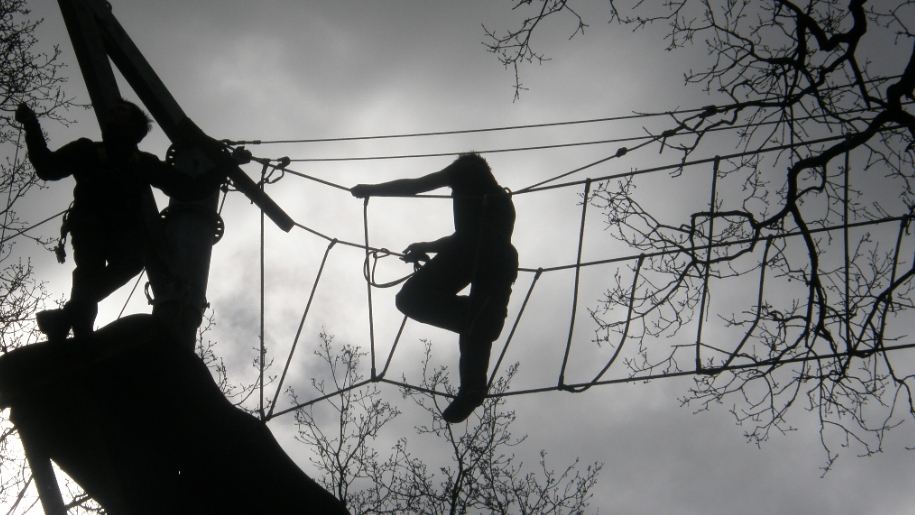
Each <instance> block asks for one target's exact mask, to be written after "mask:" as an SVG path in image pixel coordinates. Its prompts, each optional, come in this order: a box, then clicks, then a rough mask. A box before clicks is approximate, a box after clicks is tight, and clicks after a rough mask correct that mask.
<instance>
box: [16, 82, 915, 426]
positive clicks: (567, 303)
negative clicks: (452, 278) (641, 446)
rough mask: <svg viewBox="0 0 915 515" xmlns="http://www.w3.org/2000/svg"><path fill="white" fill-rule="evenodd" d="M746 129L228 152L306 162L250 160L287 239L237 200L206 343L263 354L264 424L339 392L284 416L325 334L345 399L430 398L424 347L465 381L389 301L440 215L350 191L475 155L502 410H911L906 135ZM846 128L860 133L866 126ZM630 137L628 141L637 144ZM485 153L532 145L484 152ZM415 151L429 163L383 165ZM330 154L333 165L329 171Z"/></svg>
mask: <svg viewBox="0 0 915 515" xmlns="http://www.w3.org/2000/svg"><path fill="white" fill-rule="evenodd" d="M891 79H892V78H886V79H876V80H873V81H871V82H869V83H868V84H869V85H873V87H879V86H881V85H883V84H885V83H886V82H887V81H889V80H891ZM905 105H910V104H905ZM744 108H745V106H744V105H741V104H733V105H719V106H706V107H702V108H696V109H683V110H677V111H669V112H661V113H643V114H633V115H626V116H616V117H606V118H597V119H589V120H579V121H571V122H569V121H566V122H558V123H545V124H536V125H518V126H509V127H495V128H487V129H472V130H461V131H448V132H443V131H437V132H427V133H405V134H394V135H387V136H369V137H359V138H353V137H347V138H326V139H310V140H277V141H260V140H248V141H243V140H239V141H228V140H227V141H226V144H227V146H229V147H230V148H232V147H239V146H242V145H248V146H257V147H258V148H261V147H265V146H268V145H275V146H276V147H277V148H280V149H282V150H287V149H289V150H290V152H289V154H290V155H294V154H293V153H294V152H298V153H299V155H301V154H302V153H305V154H306V155H307V157H293V158H291V159H290V158H288V157H284V158H281V159H267V158H255V159H254V161H256V162H258V163H261V164H262V165H263V169H262V173H261V184H262V187H263V188H264V189H265V191H267V192H268V193H269V194H270V195H271V196H273V197H274V198H275V199H276V200H277V202H278V203H279V204H280V205H282V206H284V208H286V209H287V210H288V211H289V213H290V215H292V216H293V218H294V219H295V220H297V222H296V224H295V228H294V229H293V231H292V233H291V234H286V233H281V232H280V231H275V230H273V229H271V227H270V225H269V224H265V223H264V216H263V214H261V220H260V228H259V231H260V239H259V243H260V244H259V245H257V246H252V245H251V239H250V234H251V233H252V231H253V230H254V229H253V227H250V218H251V217H250V211H249V210H248V208H245V207H239V208H238V209H235V208H234V207H233V208H226V209H224V207H225V206H226V204H227V203H232V202H238V203H240V204H247V202H245V201H244V199H242V198H241V195H228V194H227V195H225V196H224V198H223V199H222V201H221V203H220V211H221V212H222V215H223V216H224V217H227V226H228V227H229V228H230V229H229V230H227V231H226V238H225V240H230V241H231V240H232V239H233V238H235V239H236V247H233V248H235V249H241V250H236V251H234V253H233V255H232V256H231V257H230V258H229V259H220V258H218V257H217V258H214V262H213V264H212V268H211V284H210V287H211V288H210V289H211V300H212V301H213V302H214V303H216V305H217V307H218V308H219V310H220V311H221V312H222V314H223V315H222V316H221V317H220V324H219V325H220V331H217V332H216V338H217V340H218V341H220V342H223V341H227V342H228V344H229V345H232V346H233V348H243V347H245V346H247V347H248V348H251V349H252V350H253V351H254V354H255V356H254V358H253V361H254V363H255V367H254V368H255V369H256V372H257V378H256V379H255V382H256V386H255V387H254V388H253V389H249V390H246V392H247V393H245V394H244V395H243V396H244V397H245V398H248V397H250V395H251V394H252V393H253V391H258V393H259V400H258V404H259V410H258V411H259V412H260V414H261V417H262V418H263V419H265V420H269V419H271V418H274V417H279V416H281V415H284V414H288V413H291V412H294V411H295V410H297V409H299V408H302V407H305V406H309V405H312V404H315V403H317V402H320V401H322V400H324V399H326V398H328V397H331V396H333V395H336V394H338V393H340V392H339V391H337V392H327V393H326V394H325V395H321V396H320V397H317V398H313V399H305V400H304V401H303V400H302V399H300V398H299V397H297V396H296V395H294V394H293V395H286V396H284V393H291V392H292V390H293V388H297V387H298V386H301V385H302V384H307V383H308V382H310V381H311V379H310V378H313V377H315V373H314V372H315V371H314V370H311V369H310V365H309V359H308V356H309V355H308V350H310V347H311V345H310V344H309V343H308V341H309V339H310V338H311V336H312V335H315V334H319V333H321V334H325V331H327V332H332V333H334V334H335V335H337V336H339V337H341V338H343V339H345V340H346V341H350V342H353V343H356V344H358V345H359V346H361V347H362V348H365V349H367V350H368V354H369V355H370V359H371V361H370V365H371V373H370V376H369V377H368V378H367V379H366V381H365V382H363V383H360V384H356V385H351V386H350V388H358V387H361V386H363V385H364V384H366V383H370V382H380V383H388V384H392V385H396V386H399V387H405V388H413V389H416V390H424V388H423V386H422V385H421V384H420V382H421V378H419V377H417V374H419V373H422V371H421V370H418V369H419V368H420V367H418V366H417V364H418V363H419V361H420V360H419V359H418V358H416V356H417V355H418V354H417V351H418V345H417V343H418V342H423V341H426V342H428V341H434V346H435V348H436V349H442V352H441V353H440V354H441V355H442V357H441V359H442V363H443V364H445V365H447V366H448V367H449V369H450V370H452V371H454V372H455V373H456V370H457V366H456V365H457V345H456V342H457V335H454V334H452V333H448V332H445V331H442V330H439V329H436V328H433V327H430V326H425V325H422V324H420V323H418V322H415V321H412V320H409V319H407V318H406V317H404V316H403V315H402V314H400V313H399V312H398V311H397V309H396V308H395V306H394V298H393V296H394V294H395V293H396V291H397V290H398V287H397V284H399V282H400V281H402V280H403V279H404V278H405V277H406V276H407V275H409V274H410V273H411V272H412V269H411V268H410V266H411V265H406V264H404V263H401V262H400V261H399V260H397V259H392V258H396V257H398V256H401V254H399V253H398V252H396V251H393V250H391V249H399V248H404V247H405V246H406V245H407V244H409V243H412V242H414V241H422V240H427V241H428V240H432V239H435V238H438V237H440V236H443V235H446V234H450V233H451V231H452V229H453V228H452V226H451V225H450V224H451V197H450V196H449V195H441V194H424V195H419V196H416V197H410V198H372V199H368V200H366V201H365V202H362V201H360V200H358V199H354V198H353V197H352V196H351V195H350V194H349V188H350V187H351V186H352V185H353V184H355V183H357V182H383V181H385V180H390V179H394V178H404V177H416V176H419V175H423V174H425V173H429V172H432V171H436V170H439V169H441V168H443V167H444V166H446V165H447V164H449V163H450V160H451V159H453V157H454V156H456V155H457V154H459V153H462V152H465V151H468V150H470V149H477V150H476V152H477V153H479V154H480V155H482V156H483V157H484V158H486V159H487V160H488V161H489V162H490V165H491V167H492V169H493V172H494V174H495V175H496V177H497V179H498V180H499V182H500V183H501V184H502V185H503V186H507V187H508V188H509V189H510V194H511V195H512V196H513V201H514V203H515V206H516V210H517V221H516V226H515V233H514V238H513V243H514V244H515V246H516V247H517V248H518V251H519V255H520V263H521V268H520V269H519V275H518V279H517V281H516V283H515V285H514V289H513V294H512V298H511V301H510V304H509V306H508V309H509V315H508V318H507V320H506V324H505V327H504V329H503V331H502V334H501V336H500V337H499V339H498V340H496V341H495V342H494V344H493V352H492V358H491V361H490V368H489V373H490V381H492V380H493V378H495V377H497V376H499V375H500V374H503V373H504V372H505V370H506V369H507V367H511V366H512V365H514V364H515V363H520V366H521V367H520V369H519V370H520V371H519V372H517V373H516V375H515V376H514V379H513V389H512V390H511V391H505V392H501V393H498V395H524V394H534V393H542V392H550V391H566V392H573V393H578V392H585V391H587V390H590V389H592V388H594V387H596V386H605V385H611V384H618V383H628V382H635V381H647V380H653V379H662V378H673V377H682V376H690V377H692V378H693V379H694V382H695V388H693V389H692V390H691V391H690V394H689V395H688V398H687V401H689V400H695V401H699V402H700V403H702V404H703V405H706V404H709V403H713V402H717V401H719V400H720V399H721V398H723V397H724V396H725V395H728V394H730V393H734V392H741V393H742V394H743V395H744V397H745V398H746V399H748V405H749V406H750V407H751V409H750V411H748V413H749V414H750V415H748V416H752V412H753V409H752V407H753V406H762V405H765V406H768V407H767V408H766V409H768V410H770V411H771V410H772V406H775V405H776V403H775V402H774V401H773V399H774V398H775V397H777V396H778V395H781V394H783V393H784V391H785V389H787V388H789V387H791V385H794V386H797V385H798V384H800V383H801V382H808V381H813V382H815V383H817V384H818V385H819V386H818V388H821V389H823V388H825V389H827V390H829V392H830V393H828V394H827V395H833V394H835V395H851V396H854V395H858V392H859V391H863V392H868V391H870V392H874V391H881V390H882V389H887V388H889V386H890V385H895V387H896V388H899V389H904V388H906V387H907V385H908V382H909V380H910V379H911V378H912V377H915V375H913V374H915V371H913V370H910V369H911V368H912V366H911V365H912V363H911V359H910V358H909V357H908V356H909V355H910V353H905V352H900V351H903V350H906V349H910V348H912V347H913V346H915V342H913V341H912V340H911V339H910V337H909V336H908V335H910V334H911V330H912V328H911V327H910V326H911V323H910V322H908V318H909V317H907V316H905V315H907V313H906V312H907V311H908V310H909V309H910V308H911V307H912V306H913V303H912V299H911V296H910V293H911V288H912V286H911V284H912V282H911V280H912V276H913V275H915V263H913V260H912V257H911V256H913V255H915V241H913V240H912V238H911V231H910V224H911V222H912V219H913V209H915V208H913V207H912V206H915V199H913V198H912V195H913V194H912V193H911V192H912V191H913V190H912V188H910V181H911V177H912V173H911V171H912V169H913V164H912V155H911V152H910V151H909V150H903V149H906V148H907V145H908V142H909V139H908V138H909V135H908V133H907V132H906V129H905V128H903V127H899V126H894V125H891V124H884V125H882V126H881V127H879V130H877V131H872V132H871V133H870V134H869V139H867V140H864V141H863V143H862V141H861V140H860V139H856V138H859V137H860V134H861V133H858V134H855V133H854V132H852V131H846V133H844V134H843V133H837V131H835V130H834V128H833V127H830V126H829V124H825V125H824V124H823V123H822V122H823V121H822V119H820V118H821V115H818V114H817V113H816V112H815V111H811V112H809V113H808V114H805V115H804V116H798V117H794V118H791V119H785V118H784V117H781V118H777V119H776V118H775V117H773V116H769V115H766V114H765V108H757V114H755V115H754V116H750V117H747V116H743V117H742V118H738V117H737V116H736V113H738V112H740V111H741V110H743V109H744ZM846 112H847V113H848V114H849V115H854V117H857V118H856V119H857V120H860V121H861V123H868V121H869V119H868V113H869V112H870V111H869V110H868V108H866V107H864V106H852V107H849V109H848V110H847V111H846ZM741 120H744V121H746V120H748V122H747V123H742V122H741ZM636 122H638V123H639V124H640V125H641V127H640V132H641V134H638V135H633V134H632V127H633V125H634V124H635V123H636ZM786 126H787V127H791V128H792V129H791V130H790V131H786V130H785V127H786ZM800 129H803V130H800ZM801 133H803V135H804V137H803V138H801V137H800V136H799V134H801ZM595 134H599V135H600V136H598V137H595ZM497 136H498V137H499V138H513V139H509V141H510V142H515V141H521V142H523V143H522V144H520V145H516V144H514V143H509V144H508V145H505V144H502V145H494V143H493V142H494V138H495V137H497ZM419 140H421V141H422V144H423V145H424V148H426V149H428V150H429V151H428V152H425V153H421V154H419V153H414V152H410V151H408V152H403V153H396V151H397V150H399V149H401V148H405V149H411V150H412V149H413V148H414V145H415V142H416V141H419ZM557 140H564V141H566V142H563V143H556V141H557ZM449 146H450V148H449ZM455 146H460V148H454V147H455ZM303 148H305V151H304V152H303V150H302V149H303ZM328 148H329V149H330V154H331V156H329V157H327V156H321V155H319V153H320V152H321V149H328ZM481 148H482V149H483V150H479V149H481ZM376 149H385V151H386V153H383V152H376V153H374V154H373V153H372V152H375V150H376ZM390 149H394V150H395V152H394V153H391V152H390ZM358 154H363V155H358ZM364 154H368V155H364ZM341 156H348V157H341ZM824 156H825V157H824ZM408 160H409V161H408ZM405 161H408V165H404V164H403V163H404V162H405ZM366 163H371V166H372V173H373V176H372V179H369V180H366V178H365V171H366V167H367V164H366ZM518 163H523V167H524V169H523V171H522V170H519V168H520V166H519V164H518ZM811 163H812V164H811ZM395 165H396V166H395ZM303 166H304V167H307V172H306V171H303V170H302V168H301V167H303ZM353 171H357V172H360V173H361V174H362V175H360V176H359V177H354V176H353V175H352V173H351V172H353ZM786 171H787V173H786ZM347 174H350V175H349V178H348V177H347ZM376 175H377V177H378V179H377V180H375V177H376ZM357 179H358V180H357ZM878 179H879V180H878ZM229 190H231V188H229ZM436 193H437V192H436ZM53 218H55V217H50V218H48V219H45V220H43V221H41V222H39V223H38V224H35V225H34V226H32V227H24V228H22V229H21V230H20V231H18V232H17V233H16V234H12V235H6V236H5V237H4V241H6V240H7V239H10V238H13V237H16V236H20V235H22V234H26V233H28V232H29V231H31V230H33V229H35V228H36V227H38V226H40V225H42V224H44V223H46V222H47V221H48V220H51V219H53ZM230 219H231V220H230ZM234 227H237V228H238V229H236V230H233V229H232V228H234ZM223 245H225V244H223ZM230 245H232V244H230ZM220 252H222V251H221V250H220V249H219V247H217V248H216V249H214V256H218V255H219V254H220ZM254 270H259V273H254ZM360 272H361V273H360ZM227 278H228V279H227ZM138 284H139V280H138V281H137V282H136V283H134V284H133V286H132V290H131V293H130V294H129V296H128V297H127V302H128V303H129V302H130V299H131V297H132V296H133V292H134V291H136V289H137V286H138ZM214 290H215V292H214ZM221 290H225V291H226V292H228V293H225V295H226V296H231V298H232V302H231V304H232V306H230V307H229V308H228V309H226V308H222V307H220V306H222V305H224V304H225V302H222V301H220V300H216V299H214V296H215V297H217V298H218V297H220V296H222V295H223V294H222V293H220V291H221ZM126 304H127V303H125V308H126ZM255 304H257V305H259V306H260V309H259V313H257V314H256V315H255V314H254V313H252V311H253V310H251V309H250V306H251V305H255ZM226 311H228V316H224V315H225V314H226ZM123 312H124V308H122V309H121V313H123ZM252 327H258V328H259V331H258V333H257V334H252V329H251V328H252ZM252 340H256V343H254V344H252ZM891 356H895V357H893V358H891ZM429 393H433V394H436V395H439V394H440V395H450V394H449V393H448V392H444V391H434V392H429ZM821 393H822V391H821ZM794 395H796V391H795V393H794ZM290 399H291V400H290ZM766 399H768V400H766ZM910 404H911V403H910ZM834 405H838V403H835V404H834Z"/></svg>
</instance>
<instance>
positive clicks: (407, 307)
mask: <svg viewBox="0 0 915 515" xmlns="http://www.w3.org/2000/svg"><path fill="white" fill-rule="evenodd" d="M394 305H395V306H397V309H398V310H399V311H400V312H401V313H403V314H404V315H407V316H408V317H410V318H415V316H416V314H417V307H418V303H417V302H416V294H415V292H414V291H413V290H412V289H411V288H408V287H407V286H406V285H404V287H403V288H402V289H401V290H400V291H399V292H397V295H396V296H395V297H394Z"/></svg>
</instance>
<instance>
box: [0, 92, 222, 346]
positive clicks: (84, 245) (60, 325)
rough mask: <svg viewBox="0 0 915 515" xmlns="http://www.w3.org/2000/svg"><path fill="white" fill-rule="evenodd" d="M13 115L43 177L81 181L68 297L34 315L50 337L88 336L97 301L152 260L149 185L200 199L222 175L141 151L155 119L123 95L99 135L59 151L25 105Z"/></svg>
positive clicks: (69, 223)
mask: <svg viewBox="0 0 915 515" xmlns="http://www.w3.org/2000/svg"><path fill="white" fill-rule="evenodd" d="M15 119H16V121H17V122H19V123H21V124H22V125H23V126H24V128H25V133H26V136H25V141H26V147H27V148H28V154H29V160H30V161H31V162H32V166H33V167H34V169H35V174H36V175H37V176H38V178H40V179H43V180H46V181H56V180H60V179H63V178H65V177H69V176H70V175H72V176H73V177H74V179H75V181H76V185H75V186H74V188H73V203H72V205H71V207H70V209H69V212H68V214H67V216H66V218H65V221H64V227H63V228H62V230H61V233H62V237H61V240H62V242H63V239H64V238H65V237H66V234H67V233H68V232H69V234H70V235H71V236H72V245H73V260H74V261H75V263H76V268H75V269H74V270H73V284H72V288H71V292H70V300H68V301H67V302H66V303H65V304H64V307H63V308H62V309H50V310H46V311H41V312H39V313H37V314H36V321H37V323H38V327H39V329H40V330H41V331H42V332H44V333H45V334H46V335H47V337H48V340H49V341H54V340H62V339H64V338H66V337H67V334H68V333H69V332H70V329H72V330H73V335H74V336H75V337H83V336H86V335H89V334H91V333H92V330H93V326H94V324H95V317H96V315H97V313H98V303H99V301H101V300H102V299H104V298H105V297H107V296H108V295H109V294H111V293H112V292H114V291H115V290H117V289H118V288H120V287H121V286H123V285H124V284H126V283H127V281H129V280H130V279H131V278H132V277H134V276H136V275H137V274H139V273H140V272H141V271H142V270H143V267H144V266H145V265H146V264H147V257H148V253H149V250H150V249H149V247H150V240H149V238H150V235H149V232H148V231H149V227H148V225H149V224H150V223H157V222H158V220H149V218H150V217H148V216H147V217H145V218H144V215H143V209H142V204H143V202H144V195H151V192H150V190H149V186H155V187H157V188H159V189H161V190H162V191H163V192H165V193H166V194H167V195H169V196H174V197H176V198H179V199H181V200H195V199H201V198H205V197H207V196H208V195H210V194H212V193H213V192H215V191H216V189H217V188H218V187H219V185H220V183H221V182H222V180H223V177H222V176H220V175H219V174H218V173H208V174H203V175H200V176H197V177H194V178H191V177H190V176H188V175H185V174H183V173H181V172H179V171H177V170H175V169H174V168H172V167H171V166H169V165H167V164H165V163H163V162H161V161H159V159H158V158H157V157H156V156H154V155H152V154H149V153H146V152H141V151H139V150H138V148H137V145H138V144H139V143H140V141H141V140H142V139H143V138H144V137H146V135H147V134H148V133H149V130H150V129H151V127H152V120H151V119H150V118H149V116H147V114H146V113H144V112H143V110H142V109H140V108H139V107H137V106H136V105H135V104H133V103H131V102H128V101H126V100H120V101H118V102H117V103H116V104H114V106H112V108H111V109H110V110H109V112H108V113H107V115H106V119H105V123H104V124H103V127H102V141H101V142H93V141H91V140H89V139H87V138H81V139H78V140H76V141H73V142H71V143H68V144H66V145H64V146H63V147H61V148H60V149H58V150H56V151H51V150H49V149H48V146H47V142H46V141H45V138H44V134H43V133H42V130H41V125H40V124H39V122H38V118H37V117H36V115H35V112H34V111H32V109H31V108H29V106H28V105H26V104H20V105H19V107H18V109H17V110H16V115H15ZM153 211H154V210H153ZM156 218H157V217H156ZM62 250H63V248H62V247H61V248H60V249H59V254H58V258H59V259H60V260H61V261H62V260H63V259H62V255H63V252H62Z"/></svg>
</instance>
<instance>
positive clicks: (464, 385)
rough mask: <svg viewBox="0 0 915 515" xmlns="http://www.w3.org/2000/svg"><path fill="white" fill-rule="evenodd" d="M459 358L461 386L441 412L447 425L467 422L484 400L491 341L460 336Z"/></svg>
mask: <svg viewBox="0 0 915 515" xmlns="http://www.w3.org/2000/svg"><path fill="white" fill-rule="evenodd" d="M460 347H461V357H460V361H459V362H458V373H459V375H460V378H461V386H460V388H459V389H458V393H457V396H456V397H455V398H454V400H453V401H451V404H449V405H448V407H447V408H445V411H443V412H442V418H443V419H444V420H445V422H448V423H449V424H455V423H458V422H463V421H464V420H467V417H469V416H470V414H471V413H473V411H474V410H475V409H477V408H478V407H479V406H480V405H482V404H483V401H484V400H485V399H486V383H487V380H488V377H487V372H488V371H489V354H490V350H491V349H492V341H487V340H481V339H478V338H473V337H470V336H466V335H462V336H461V339H460Z"/></svg>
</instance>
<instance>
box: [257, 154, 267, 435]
mask: <svg viewBox="0 0 915 515" xmlns="http://www.w3.org/2000/svg"><path fill="white" fill-rule="evenodd" d="M265 175H266V168H265V169H264V171H262V172H261V183H260V190H261V192H263V191H264V185H265V181H264V177H265ZM260 211H261V248H260V268H261V270H260V274H261V277H260V281H261V312H260V324H261V330H260V359H259V361H260V378H259V381H260V407H259V409H258V412H259V413H260V418H261V420H266V418H267V417H266V416H265V415H264V359H265V358H266V355H267V347H266V344H265V342H264V311H265V304H266V301H265V296H266V295H265V290H266V288H265V286H264V266H265V265H264V248H265V247H266V242H265V238H264V210H263V209H261V210H260Z"/></svg>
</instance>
